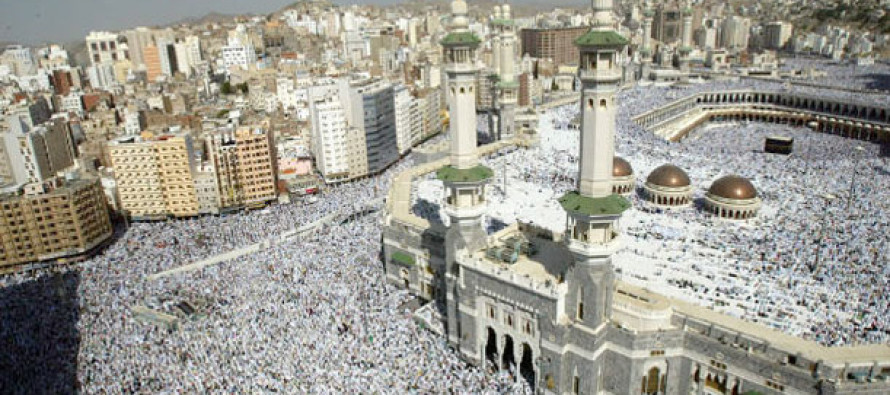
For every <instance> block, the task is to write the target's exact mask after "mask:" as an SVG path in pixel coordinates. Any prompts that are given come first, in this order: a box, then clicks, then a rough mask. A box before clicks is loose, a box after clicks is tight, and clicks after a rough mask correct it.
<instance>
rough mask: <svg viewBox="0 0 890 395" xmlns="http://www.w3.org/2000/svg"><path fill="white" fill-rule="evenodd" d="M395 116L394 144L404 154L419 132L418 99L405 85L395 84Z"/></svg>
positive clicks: (409, 148)
mask: <svg viewBox="0 0 890 395" xmlns="http://www.w3.org/2000/svg"><path fill="white" fill-rule="evenodd" d="M393 99H394V101H395V116H396V146H397V147H398V149H399V154H400V155H404V154H405V153H406V152H408V151H410V150H411V147H413V146H414V144H416V143H417V142H418V141H420V134H421V125H422V122H421V121H422V118H421V109H420V101H418V100H414V96H412V95H411V91H410V90H409V89H408V87H407V86H405V85H401V84H400V85H397V86H396V87H395V89H394V92H393Z"/></svg>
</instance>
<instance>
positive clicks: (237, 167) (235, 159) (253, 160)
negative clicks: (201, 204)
mask: <svg viewBox="0 0 890 395" xmlns="http://www.w3.org/2000/svg"><path fill="white" fill-rule="evenodd" d="M206 147H207V153H208V158H209V161H210V165H211V166H212V167H213V169H214V170H215V171H216V178H217V184H218V190H219V207H220V209H226V208H234V207H242V206H248V207H249V206H256V205H260V204H264V203H266V202H269V201H272V200H275V199H276V198H277V197H278V194H277V192H276V189H275V185H276V174H277V171H276V169H275V158H276V156H275V152H274V147H275V145H274V144H273V142H272V133H271V132H269V131H267V130H266V129H264V128H261V127H250V126H246V127H239V128H238V129H236V130H232V129H231V128H221V129H219V130H217V131H215V132H212V133H208V135H207V137H206Z"/></svg>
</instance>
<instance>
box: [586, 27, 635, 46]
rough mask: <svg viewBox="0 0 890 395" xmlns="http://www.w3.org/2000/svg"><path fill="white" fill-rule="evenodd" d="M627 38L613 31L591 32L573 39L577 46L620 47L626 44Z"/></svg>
mask: <svg viewBox="0 0 890 395" xmlns="http://www.w3.org/2000/svg"><path fill="white" fill-rule="evenodd" d="M628 42H629V41H628V40H627V38H625V37H624V36H622V35H620V34H618V33H617V32H615V31H614V30H591V31H590V32H588V33H587V34H585V35H583V36H581V37H578V38H577V39H575V45H578V46H598V47H621V46H625V45H627V44H628Z"/></svg>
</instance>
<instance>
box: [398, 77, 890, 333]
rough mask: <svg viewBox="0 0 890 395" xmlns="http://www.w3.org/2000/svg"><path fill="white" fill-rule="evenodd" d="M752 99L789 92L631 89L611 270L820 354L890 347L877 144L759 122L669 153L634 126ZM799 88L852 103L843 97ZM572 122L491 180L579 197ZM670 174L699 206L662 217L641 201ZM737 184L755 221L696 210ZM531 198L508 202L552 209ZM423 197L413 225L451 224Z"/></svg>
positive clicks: (705, 134)
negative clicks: (752, 195) (751, 200)
mask: <svg viewBox="0 0 890 395" xmlns="http://www.w3.org/2000/svg"><path fill="white" fill-rule="evenodd" d="M745 88H754V89H759V90H765V91H780V90H784V89H787V87H786V86H785V85H784V84H777V83H771V82H763V81H754V80H747V81H745V80H743V81H738V80H735V81H721V82H711V83H707V84H701V85H695V84H694V85H691V86H689V87H687V88H683V89H677V88H671V87H651V86H650V87H635V88H630V89H624V90H622V91H621V92H620V93H619V94H618V97H617V100H618V103H619V109H618V116H617V120H616V155H618V156H622V157H624V158H625V159H627V160H628V161H629V162H630V163H631V165H632V166H633V167H634V172H635V175H636V178H637V191H635V193H633V194H632V195H631V196H630V199H631V201H632V203H633V207H634V208H633V210H631V212H629V213H625V215H624V219H623V220H622V229H623V232H624V233H626V234H628V235H629V236H630V237H632V238H633V240H631V241H630V242H628V243H626V244H627V247H626V248H625V249H624V250H623V251H622V252H620V253H619V254H618V255H617V256H616V258H615V259H614V260H613V262H614V263H615V265H616V268H617V270H619V271H620V272H622V273H620V276H621V277H622V278H624V279H625V280H627V281H629V282H635V283H637V284H638V285H640V286H644V287H648V288H650V289H655V290H658V291H663V292H665V293H667V294H670V295H674V296H680V297H683V298H686V299H688V300H691V301H694V302H696V303H699V304H704V305H707V306H710V307H713V308H715V309H717V310H720V311H724V312H726V313H728V314H731V315H735V316H739V317H742V318H745V319H747V320H750V321H754V322H761V323H764V324H766V325H770V326H772V327H775V328H777V329H780V330H783V331H785V332H786V333H789V334H793V335H796V336H800V337H802V338H805V339H811V340H814V341H817V342H819V343H821V344H825V345H831V346H837V345H852V344H861V343H888V342H890V282H888V281H890V280H888V279H890V265H888V264H887V260H888V257H890V243H887V242H886V237H885V235H886V234H887V232H888V231H890V199H887V198H886V191H887V190H888V187H890V160H888V158H887V157H885V156H881V153H880V147H879V146H878V145H876V144H872V143H869V142H865V141H858V140H854V139H847V138H843V137H840V136H835V135H829V134H822V133H817V132H814V131H812V130H810V129H805V128H800V127H792V126H788V125H775V124H767V123H762V122H750V123H734V124H728V123H727V124H716V125H711V126H709V127H706V128H704V129H701V130H698V131H695V132H693V133H692V134H690V135H689V136H687V137H686V138H685V139H683V140H682V141H680V142H669V141H667V140H664V139H663V138H660V137H658V136H655V135H654V134H653V133H651V132H649V131H647V130H645V129H644V128H642V127H640V126H639V125H637V124H635V123H634V122H633V121H632V117H634V116H636V115H639V114H641V113H643V112H645V111H648V110H650V109H653V108H656V107H658V106H660V105H663V104H666V103H668V102H670V101H672V100H676V99H680V98H682V97H685V96H687V95H690V94H693V93H696V92H705V91H709V92H723V91H729V90H734V89H745ZM791 89H792V90H793V91H795V92H810V93H818V94H819V95H821V96H823V97H824V96H829V97H838V98H842V99H848V98H849V97H848V95H849V93H847V92H838V91H826V90H823V89H816V88H812V87H797V86H795V87H792V88H791ZM860 99H861V98H860ZM869 100H871V99H869ZM882 100H883V102H888V99H887V98H886V96H884V97H883V98H881V99H877V98H876V99H875V100H874V101H878V102H881V101H882ZM578 112H579V111H578V106H577V105H569V106H564V107H560V108H556V109H554V110H552V111H550V112H549V113H547V114H544V115H543V116H542V118H541V119H542V121H541V125H540V126H541V130H540V139H541V144H540V147H537V148H533V149H530V150H504V151H502V152H500V153H498V154H497V155H494V156H492V157H489V158H485V159H484V163H485V164H486V165H488V166H489V167H491V168H492V169H494V170H495V172H496V173H497V172H500V171H503V169H507V173H508V176H509V178H510V179H511V180H516V181H522V182H526V183H529V184H531V185H538V186H541V188H542V189H545V188H548V189H550V190H552V191H553V193H552V194H551V196H553V198H552V199H555V198H557V197H558V196H560V195H562V194H563V193H565V192H566V191H569V190H573V189H575V187H576V186H575V185H576V183H575V177H576V175H577V172H578V146H579V132H578V130H575V129H573V126H572V120H573V119H576V118H577V116H578ZM773 135H780V136H785V137H791V138H793V139H794V152H793V153H792V154H791V155H788V156H785V155H776V154H767V153H764V152H763V144H764V139H765V138H766V137H768V136H773ZM860 147H861V150H859V149H858V148H860ZM667 163H671V164H675V165H677V166H679V167H681V168H682V169H684V170H685V171H686V172H687V173H688V174H689V177H690V179H691V181H692V184H693V188H694V191H695V192H694V198H695V204H693V205H691V206H690V207H683V208H677V209H665V208H662V207H655V206H653V205H650V204H648V203H647V202H646V201H645V199H644V194H643V191H642V190H641V189H642V184H643V183H644V182H645V178H646V175H648V173H649V172H650V171H652V170H654V169H655V168H656V167H658V166H660V165H663V164H667ZM505 164H506V165H507V166H505ZM729 174H737V175H741V176H743V177H746V178H748V179H750V180H751V181H752V183H753V184H754V186H755V187H756V188H757V190H758V194H759V197H760V198H761V199H762V200H763V208H762V209H761V211H760V214H759V216H758V217H757V218H755V219H751V220H747V221H727V220H721V219H717V218H715V217H713V216H712V215H711V214H710V213H707V212H705V211H704V210H703V209H702V205H703V198H704V195H705V192H706V191H707V188H708V187H709V186H710V184H711V182H713V181H714V180H716V179H718V178H720V177H721V176H724V175H729ZM495 178H496V179H497V180H495V182H493V184H494V185H493V187H490V188H488V191H487V193H488V194H489V195H490V196H489V197H488V198H487V199H488V201H489V202H492V203H490V204H494V202H495V201H497V200H498V199H500V198H501V196H499V195H500V194H501V191H500V189H501V188H500V187H499V185H500V183H501V181H500V178H501V174H496V176H495ZM421 182H426V183H430V182H431V181H430V180H421ZM436 187H437V188H438V187H439V186H438V185H436ZM432 194H433V195H437V194H436V193H432ZM441 194H442V193H439V194H438V195H441ZM531 198H532V195H530V194H529V195H523V196H514V197H512V199H514V200H517V201H516V203H515V205H516V206H517V207H519V206H524V207H537V208H542V207H544V205H546V203H547V202H532V203H530V202H528V200H529V199H531ZM506 199H511V197H506ZM415 200H416V201H415V203H414V205H413V209H414V213H415V214H416V215H419V216H421V217H424V218H427V219H429V220H434V221H435V220H442V219H444V218H447V216H446V215H444V214H443V213H442V211H441V207H440V205H439V204H438V203H436V202H434V201H430V200H429V199H426V198H417V197H415ZM540 203H545V204H544V205H542V204H540ZM551 203H552V202H551ZM550 206H551V207H553V206H556V205H555V204H551V205H550ZM556 207H558V206H556ZM557 211H558V208H557ZM563 218H564V217H563ZM497 220H502V221H504V222H507V223H510V222H513V221H515V219H514V218H497ZM489 222H491V221H489ZM552 223H553V225H554V226H553V227H554V229H553V230H554V231H558V232H561V231H563V229H562V227H563V226H564V220H562V221H560V220H556V221H553V222H552ZM668 224H669V225H668ZM490 229H491V227H490ZM493 229H494V230H496V229H497V228H493ZM641 257H642V258H646V260H645V261H646V262H654V264H656V265H658V266H659V267H658V268H657V270H652V271H651V272H655V273H658V275H655V276H652V275H646V276H641V275H636V274H635V272H636V271H639V270H640V269H639V266H638V265H639V263H638V262H639V261H640V259H639V258H641Z"/></svg>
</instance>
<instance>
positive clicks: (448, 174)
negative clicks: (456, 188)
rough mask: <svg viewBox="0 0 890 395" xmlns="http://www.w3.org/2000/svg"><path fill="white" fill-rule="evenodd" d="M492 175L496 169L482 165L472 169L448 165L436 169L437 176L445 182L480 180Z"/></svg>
mask: <svg viewBox="0 0 890 395" xmlns="http://www.w3.org/2000/svg"><path fill="white" fill-rule="evenodd" d="M492 176H494V171H492V170H491V169H489V168H487V167H485V166H482V165H476V167H473V168H470V169H458V168H455V167H453V166H451V165H448V166H445V167H442V168H440V169H439V170H437V171H436V178H438V179H440V180H442V181H443V182H479V181H482V180H486V179H489V178H491V177H492Z"/></svg>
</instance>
